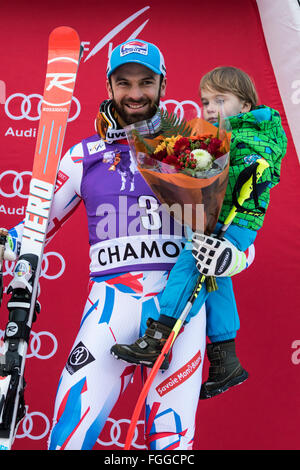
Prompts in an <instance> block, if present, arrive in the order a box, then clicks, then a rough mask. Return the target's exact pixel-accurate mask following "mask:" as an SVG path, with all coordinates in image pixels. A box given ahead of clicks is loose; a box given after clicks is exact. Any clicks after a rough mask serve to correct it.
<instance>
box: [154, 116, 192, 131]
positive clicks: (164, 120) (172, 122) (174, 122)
mask: <svg viewBox="0 0 300 470" xmlns="http://www.w3.org/2000/svg"><path fill="white" fill-rule="evenodd" d="M158 113H159V115H160V118H161V123H160V132H161V134H162V135H163V136H164V137H172V136H175V137H176V136H177V135H182V136H183V137H189V136H190V135H191V134H192V128H191V127H190V126H189V124H188V123H187V122H186V120H185V119H182V120H180V119H179V117H178V116H177V115H176V114H174V113H173V112H172V113H168V111H167V110H161V109H159V110H158Z"/></svg>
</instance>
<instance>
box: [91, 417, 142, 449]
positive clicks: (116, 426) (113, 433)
mask: <svg viewBox="0 0 300 470" xmlns="http://www.w3.org/2000/svg"><path fill="white" fill-rule="evenodd" d="M109 423H111V424H109ZM122 424H127V426H124V429H123V431H124V432H122V427H121V425H122ZM129 424H130V419H125V418H123V419H119V420H115V419H113V418H107V421H106V424H105V428H104V429H107V426H110V431H109V434H110V441H106V442H105V441H102V440H100V439H97V444H100V445H101V446H104V447H108V446H112V445H115V446H118V447H124V446H125V439H126V435H127V430H128V425H129ZM144 425H145V422H144V421H143V420H140V421H138V422H137V426H136V428H135V431H134V436H133V439H132V443H131V445H132V447H135V448H136V449H139V450H141V449H147V447H146V446H145V445H139V444H137V443H136V441H137V439H138V436H139V429H141V430H142V436H144ZM120 438H121V439H120Z"/></svg>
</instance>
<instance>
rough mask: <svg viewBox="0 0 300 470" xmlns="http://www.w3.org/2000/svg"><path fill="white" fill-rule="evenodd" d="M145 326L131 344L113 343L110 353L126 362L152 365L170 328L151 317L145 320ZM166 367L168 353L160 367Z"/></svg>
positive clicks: (163, 368) (167, 364)
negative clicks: (144, 330)
mask: <svg viewBox="0 0 300 470" xmlns="http://www.w3.org/2000/svg"><path fill="white" fill-rule="evenodd" d="M147 326H148V328H147V329H146V332H145V334H144V336H142V337H141V338H138V339H137V340H136V341H135V342H134V343H133V344H115V345H114V346H112V348H111V350H110V352H111V354H112V355H113V356H114V357H115V358H117V359H123V360H124V361H126V362H130V363H133V364H143V365H145V366H147V367H153V365H154V363H155V361H156V359H157V358H158V356H159V354H160V353H161V350H162V348H163V346H164V344H165V342H166V340H167V339H168V337H169V335H170V333H171V331H172V329H171V328H169V327H168V326H166V325H163V324H162V323H160V322H158V321H154V320H153V319H152V318H149V319H148V320H147ZM168 367H169V353H168V354H167V355H166V357H165V359H164V361H163V362H162V364H161V366H160V369H162V370H166V369H168Z"/></svg>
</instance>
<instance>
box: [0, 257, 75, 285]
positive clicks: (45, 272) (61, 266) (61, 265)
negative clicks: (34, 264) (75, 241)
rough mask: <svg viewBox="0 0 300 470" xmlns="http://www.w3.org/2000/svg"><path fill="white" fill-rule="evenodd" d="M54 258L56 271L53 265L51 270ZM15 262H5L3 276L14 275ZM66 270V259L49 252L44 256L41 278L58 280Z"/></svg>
mask: <svg viewBox="0 0 300 470" xmlns="http://www.w3.org/2000/svg"><path fill="white" fill-rule="evenodd" d="M51 257H52V259H53V258H54V260H55V261H54V264H53V265H54V266H55V269H54V270H53V265H52V268H51V269H50V261H49V260H50V258H51ZM57 260H58V261H57ZM15 264H16V263H15V262H14V261H7V260H6V261H5V262H4V270H3V276H6V275H8V274H9V275H10V276H13V275H14V267H15ZM65 269H66V262H65V259H64V257H63V256H62V255H61V254H60V253H57V252H56V251H48V252H47V253H44V254H43V263H42V268H41V275H40V277H44V278H45V279H58V278H59V277H60V276H62V274H63V273H64V271H65Z"/></svg>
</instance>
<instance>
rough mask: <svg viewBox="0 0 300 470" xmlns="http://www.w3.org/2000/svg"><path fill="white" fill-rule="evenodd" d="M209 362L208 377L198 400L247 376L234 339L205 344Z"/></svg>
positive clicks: (212, 394) (242, 380)
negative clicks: (236, 350) (238, 356)
mask: <svg viewBox="0 0 300 470" xmlns="http://www.w3.org/2000/svg"><path fill="white" fill-rule="evenodd" d="M207 357H208V359H209V362H210V367H209V372H208V379H207V381H206V382H204V384H203V385H202V387H201V392H200V400H205V399H206V398H212V397H215V396H216V395H219V394H220V393H223V392H226V390H228V389H229V388H230V387H233V386H234V385H238V384H241V383H242V382H244V381H245V380H246V379H247V378H248V372H246V371H245V369H243V367H242V366H241V364H240V361H239V359H238V358H237V356H236V353H235V342H234V340H231V341H228V342H220V343H211V344H208V345H207Z"/></svg>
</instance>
